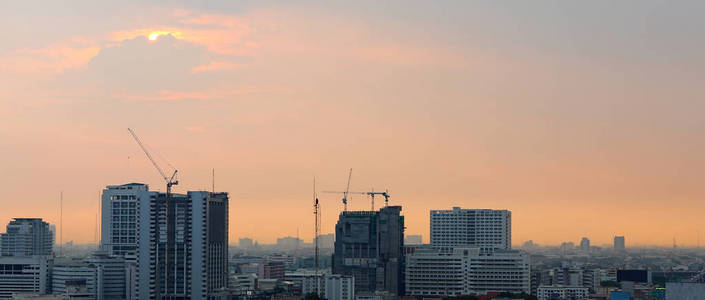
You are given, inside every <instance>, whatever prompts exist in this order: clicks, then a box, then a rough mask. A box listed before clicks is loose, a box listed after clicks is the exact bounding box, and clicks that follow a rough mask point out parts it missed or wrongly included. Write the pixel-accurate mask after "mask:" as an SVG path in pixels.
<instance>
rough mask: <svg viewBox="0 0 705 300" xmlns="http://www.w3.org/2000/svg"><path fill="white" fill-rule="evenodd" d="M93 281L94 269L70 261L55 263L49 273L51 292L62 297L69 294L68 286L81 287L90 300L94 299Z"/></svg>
mask: <svg viewBox="0 0 705 300" xmlns="http://www.w3.org/2000/svg"><path fill="white" fill-rule="evenodd" d="M95 280H96V274H95V268H93V267H91V266H89V265H88V264H86V263H84V262H82V261H72V260H64V261H57V262H56V264H55V265H54V267H53V268H52V271H51V282H52V284H51V292H52V294H56V295H64V294H66V293H68V292H69V286H70V285H74V286H82V287H84V288H85V289H86V290H85V292H87V293H89V294H90V298H91V299H95V291H96V282H95ZM82 293H83V292H82Z"/></svg>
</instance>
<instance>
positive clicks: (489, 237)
mask: <svg viewBox="0 0 705 300" xmlns="http://www.w3.org/2000/svg"><path fill="white" fill-rule="evenodd" d="M431 245H432V246H433V247H437V248H446V249H451V248H452V247H478V248H480V249H481V251H482V252H483V253H485V252H491V251H494V250H510V249H511V248H512V213H511V212H510V211H508V210H493V209H461V208H460V207H453V209H452V210H432V211H431Z"/></svg>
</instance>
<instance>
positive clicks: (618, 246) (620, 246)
mask: <svg viewBox="0 0 705 300" xmlns="http://www.w3.org/2000/svg"><path fill="white" fill-rule="evenodd" d="M614 250H617V251H624V236H615V237H614Z"/></svg>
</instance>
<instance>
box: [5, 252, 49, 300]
mask: <svg viewBox="0 0 705 300" xmlns="http://www.w3.org/2000/svg"><path fill="white" fill-rule="evenodd" d="M52 264H53V261H52V259H51V258H50V257H49V256H33V257H16V256H7V257H0V299H7V298H10V297H12V295H13V294H14V293H37V294H47V293H48V292H49V291H50V290H51V282H50V281H49V278H50V272H51V267H52Z"/></svg>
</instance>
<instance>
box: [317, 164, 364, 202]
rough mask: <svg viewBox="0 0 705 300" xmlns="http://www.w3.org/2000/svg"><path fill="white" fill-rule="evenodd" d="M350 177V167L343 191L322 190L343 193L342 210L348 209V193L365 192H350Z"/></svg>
mask: <svg viewBox="0 0 705 300" xmlns="http://www.w3.org/2000/svg"><path fill="white" fill-rule="evenodd" d="M351 178H352V169H350V172H349V173H348V185H347V186H345V191H344V192H331V191H323V192H324V193H333V194H343V211H348V195H349V194H363V195H364V194H365V193H362V192H350V179H351Z"/></svg>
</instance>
